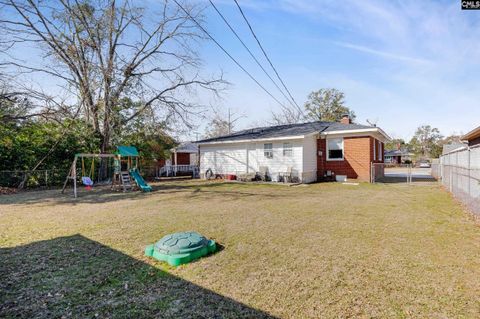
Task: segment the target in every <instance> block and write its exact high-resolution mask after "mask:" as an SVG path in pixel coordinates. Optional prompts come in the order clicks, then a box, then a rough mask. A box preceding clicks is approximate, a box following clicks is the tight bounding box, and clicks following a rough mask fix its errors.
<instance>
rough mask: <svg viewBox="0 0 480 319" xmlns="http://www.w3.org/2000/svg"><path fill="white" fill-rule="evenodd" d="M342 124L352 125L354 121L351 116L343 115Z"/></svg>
mask: <svg viewBox="0 0 480 319" xmlns="http://www.w3.org/2000/svg"><path fill="white" fill-rule="evenodd" d="M340 123H342V124H352V119H351V118H350V115H349V114H343V115H342V119H341V120H340Z"/></svg>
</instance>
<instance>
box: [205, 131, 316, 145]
mask: <svg viewBox="0 0 480 319" xmlns="http://www.w3.org/2000/svg"><path fill="white" fill-rule="evenodd" d="M314 134H317V132H314V133H311V134H307V135H295V136H280V137H266V138H255V139H244V140H233V141H231V140H230V141H229V140H226V141H212V142H201V141H200V142H198V145H215V144H234V143H247V142H266V141H279V140H298V139H302V138H305V137H307V136H311V135H314Z"/></svg>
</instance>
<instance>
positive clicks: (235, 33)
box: [208, 0, 295, 107]
mask: <svg viewBox="0 0 480 319" xmlns="http://www.w3.org/2000/svg"><path fill="white" fill-rule="evenodd" d="M208 1H209V2H210V4H211V5H212V7H213V8H214V9H215V11H217V13H218V15H219V16H220V17H221V18H222V20H223V22H225V24H226V25H227V26H228V27H229V28H230V30H231V31H232V32H233V34H234V35H235V37H237V39H238V41H240V43H241V44H242V45H243V47H244V48H245V50H247V51H248V53H249V54H250V56H251V57H252V59H253V60H255V62H256V63H257V65H258V66H259V67H260V68H261V69H262V71H263V73H265V75H266V76H267V77H268V78H269V79H270V81H272V82H273V84H274V85H275V86H276V87H277V89H278V91H279V92H280V93H282V95H283V97H284V98H285V99H287V101H288V102H289V103H290V104H292V105H293V106H294V107H295V105H294V104H293V103H292V101H291V100H290V98H289V97H288V96H287V95H286V94H285V92H284V91H283V90H282V89H281V88H280V87H279V86H278V84H277V82H276V81H275V80H274V79H272V77H271V76H270V74H269V73H268V72H267V70H265V68H264V67H263V65H262V64H261V63H260V62H259V61H258V59H257V58H256V57H255V55H254V54H253V53H252V51H251V50H250V49H249V48H248V46H247V45H246V44H245V42H243V40H242V39H241V38H240V36H239V35H238V33H237V32H236V31H235V29H233V27H232V26H231V25H230V23H228V21H227V19H226V18H225V16H224V15H223V14H222V13H221V12H220V10H218V8H217V6H216V5H215V4H214V3H213V2H212V0H208ZM294 102H295V101H294Z"/></svg>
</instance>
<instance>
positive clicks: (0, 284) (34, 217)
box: [0, 181, 480, 318]
mask: <svg viewBox="0 0 480 319" xmlns="http://www.w3.org/2000/svg"><path fill="white" fill-rule="evenodd" d="M153 186H154V191H153V192H152V193H139V192H135V193H127V194H123V193H111V192H109V191H108V190H101V189H96V190H94V191H92V192H88V193H86V192H82V193H81V194H80V198H78V199H77V200H74V199H73V198H72V197H71V196H70V195H61V194H59V192H58V191H57V190H52V191H41V192H27V193H21V194H17V195H8V196H0V317H2V318H4V317H7V318H8V317H16V318H18V317H19V318H47V317H48V318H60V317H62V316H63V317H66V318H69V317H72V318H80V317H82V318H85V317H86V318H93V317H95V316H98V317H99V318H134V317H138V318H149V317H160V318H163V317H165V318H239V317H243V318H257V317H258V318H262V317H265V318H268V317H280V318H346V317H355V318H358V317H365V318H372V317H377V318H478V317H480V297H479V296H480V228H479V227H478V225H476V224H475V223H474V222H473V221H472V219H471V218H470V217H469V215H468V214H467V213H466V212H465V211H464V210H463V209H462V207H461V206H460V205H459V204H457V203H456V202H455V201H454V200H453V199H452V198H451V197H450V195H449V194H448V193H447V192H445V191H443V190H442V189H441V188H439V187H438V186H436V185H429V186H406V185H395V184H384V185H381V184H376V185H370V184H360V185H358V186H354V185H342V184H338V183H329V184H315V185H308V186H298V187H286V186H279V185H253V184H252V185H247V184H236V183H217V182H202V181H183V182H166V183H161V184H156V185H153ZM184 230H195V231H198V232H200V233H202V234H204V235H205V236H207V237H209V238H212V239H215V240H216V241H217V242H218V243H220V244H221V245H222V249H221V250H220V251H219V252H217V253H215V254H213V255H211V256H209V257H205V258H202V259H200V260H198V261H196V262H194V263H191V264H187V265H183V266H180V267H178V268H172V267H169V266H166V265H165V264H164V263H161V262H156V261H154V260H151V259H148V258H146V257H144V256H143V250H144V248H145V246H146V245H147V244H150V243H153V242H155V241H156V240H158V239H159V238H160V237H162V236H163V235H165V234H167V233H171V232H176V231H184Z"/></svg>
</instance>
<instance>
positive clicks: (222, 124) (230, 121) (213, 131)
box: [205, 108, 246, 138]
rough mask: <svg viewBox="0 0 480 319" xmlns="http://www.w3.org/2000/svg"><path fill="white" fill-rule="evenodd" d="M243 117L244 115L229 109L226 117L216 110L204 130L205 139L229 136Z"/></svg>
mask: <svg viewBox="0 0 480 319" xmlns="http://www.w3.org/2000/svg"><path fill="white" fill-rule="evenodd" d="M245 117H246V115H245V114H243V113H239V112H237V111H232V110H231V109H230V108H229V109H228V112H227V114H226V115H224V114H223V113H222V112H220V111H218V110H214V115H213V117H212V118H211V119H210V121H209V123H208V126H207V127H206V128H205V137H206V138H212V137H218V136H223V135H228V134H231V133H232V132H233V131H234V129H235V123H237V122H238V121H239V120H240V119H242V118H245Z"/></svg>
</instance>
